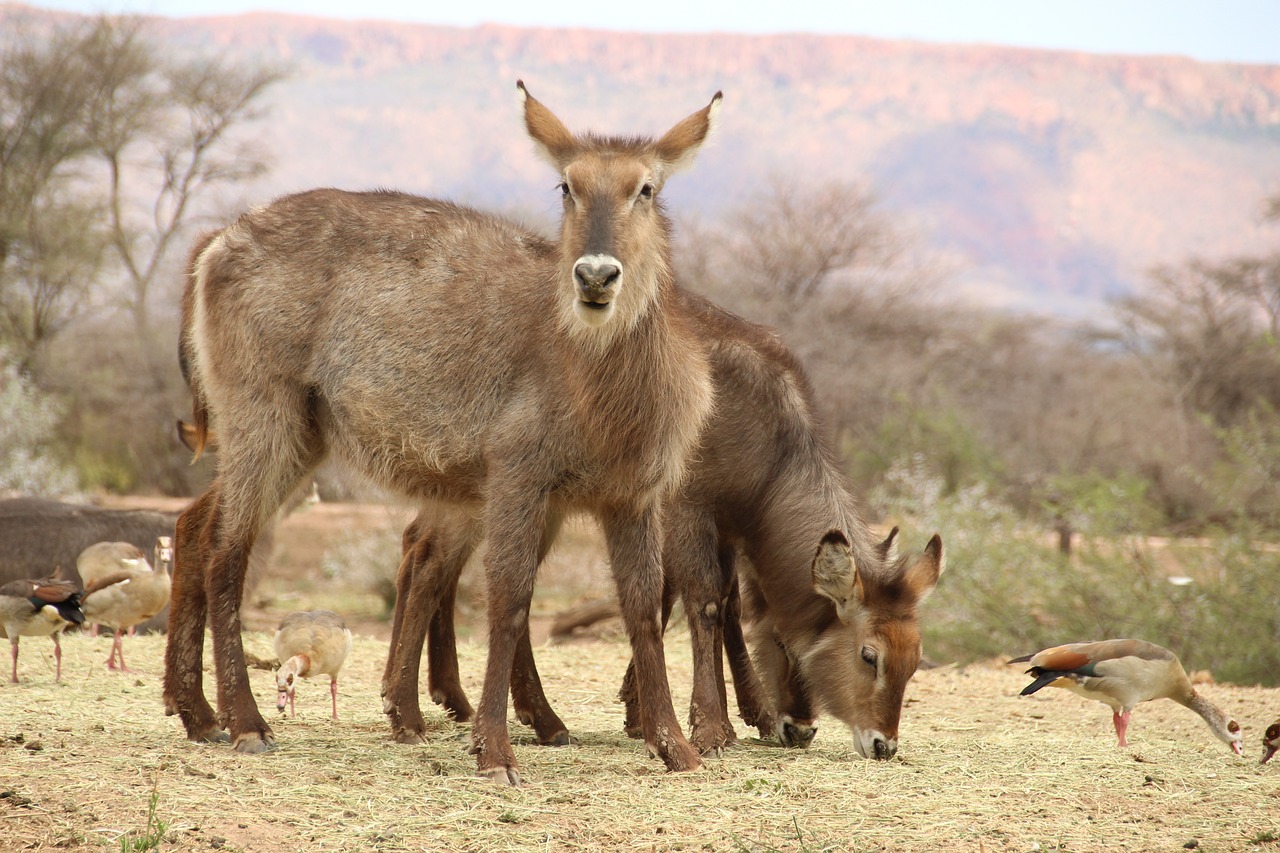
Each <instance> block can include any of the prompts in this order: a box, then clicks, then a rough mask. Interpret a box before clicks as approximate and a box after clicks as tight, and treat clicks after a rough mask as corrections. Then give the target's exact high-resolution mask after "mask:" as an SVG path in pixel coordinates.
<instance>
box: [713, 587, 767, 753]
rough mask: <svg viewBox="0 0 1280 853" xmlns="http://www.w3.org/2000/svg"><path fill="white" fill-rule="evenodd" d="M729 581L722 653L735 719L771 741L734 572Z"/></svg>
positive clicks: (761, 690) (765, 705) (761, 691)
mask: <svg viewBox="0 0 1280 853" xmlns="http://www.w3.org/2000/svg"><path fill="white" fill-rule="evenodd" d="M729 577H730V579H731V589H730V592H729V603H728V606H727V607H726V608H725V614H724V651H725V655H726V656H727V657H728V658H729V671H730V672H731V673H732V674H733V692H734V696H735V697H736V698H737V702H738V715H739V716H741V717H742V721H743V722H744V723H746V724H747V725H748V726H753V727H755V729H756V730H757V731H759V732H760V736H761V737H771V736H772V735H773V730H774V721H773V717H772V715H770V714H769V713H768V711H767V710H766V708H767V704H766V703H765V700H764V691H763V689H762V688H761V686H760V677H759V676H758V675H757V674H756V668H755V666H754V665H753V664H752V663H751V654H750V652H749V651H748V650H747V641H746V638H745V637H744V636H743V633H742V595H741V593H740V592H739V589H738V575H737V572H736V571H731V572H730V575H729Z"/></svg>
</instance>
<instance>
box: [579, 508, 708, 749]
mask: <svg viewBox="0 0 1280 853" xmlns="http://www.w3.org/2000/svg"><path fill="white" fill-rule="evenodd" d="M654 516H655V510H654V509H652V508H649V509H644V510H641V511H640V512H639V514H638V515H635V516H630V517H628V515H627V514H625V513H611V514H609V515H608V516H607V517H606V518H604V519H602V520H603V521H604V530H605V539H606V541H607V543H608V547H609V560H610V563H611V564H612V566H613V579H614V583H615V584H616V585H617V588H618V604H619V606H620V607H621V609H622V618H623V621H624V622H625V623H626V626H627V635H628V636H629V637H630V638H631V659H632V661H633V662H634V663H635V686H636V691H637V692H638V693H639V697H640V728H641V730H642V731H643V732H644V740H645V744H646V746H648V747H649V750H650V751H651V752H653V753H654V754H655V755H657V756H658V757H659V758H661V759H662V762H663V763H664V764H666V766H667V769H668V770H696V769H697V768H699V767H701V766H702V760H701V759H700V758H699V757H698V751H697V750H695V749H694V748H693V747H692V746H690V745H689V742H688V741H687V740H685V737H684V732H683V731H681V730H680V723H679V722H677V721H676V715H675V710H674V708H673V707H672V704H671V687H670V685H669V684H668V682H667V664H666V658H665V656H664V654H663V649H662V564H661V562H660V560H661V542H660V541H659V532H658V529H657V519H656V518H655V517H654Z"/></svg>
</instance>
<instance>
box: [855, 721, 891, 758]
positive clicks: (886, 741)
mask: <svg viewBox="0 0 1280 853" xmlns="http://www.w3.org/2000/svg"><path fill="white" fill-rule="evenodd" d="M853 744H854V746H856V747H857V748H858V754H859V755H861V756H862V757H863V758H874V759H875V760H876V761H888V760H889V759H890V758H893V757H894V756H895V755H897V754H898V739H897V738H896V737H892V738H891V737H885V735H884V733H883V732H879V731H875V730H874V729H871V730H868V729H855V730H854V733H853Z"/></svg>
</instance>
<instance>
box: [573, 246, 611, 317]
mask: <svg viewBox="0 0 1280 853" xmlns="http://www.w3.org/2000/svg"><path fill="white" fill-rule="evenodd" d="M621 280H622V264H621V263H620V262H619V261H618V259H617V258H614V257H612V256H610V255H583V256H582V257H581V258H579V259H578V262H577V263H576V264H574V265H573V281H574V284H576V285H577V287H578V301H579V303H580V306H581V307H582V308H585V309H587V310H596V311H603V310H604V309H606V308H608V307H609V305H610V304H611V303H612V302H613V300H614V297H616V296H617V295H618V284H619V282H620V281H621Z"/></svg>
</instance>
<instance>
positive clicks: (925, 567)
mask: <svg viewBox="0 0 1280 853" xmlns="http://www.w3.org/2000/svg"><path fill="white" fill-rule="evenodd" d="M946 568H947V559H946V555H945V554H944V553H943V550H942V537H941V536H939V535H938V534H936V533H935V534H933V538H932V539H930V540H929V544H928V545H926V546H925V548H924V553H923V554H921V555H920V556H919V557H918V558H916V561H915V563H913V564H912V565H911V567H910V568H909V569H907V570H906V571H905V572H904V573H903V579H904V580H905V582H906V584H907V586H909V587H910V588H911V589H912V591H914V592H915V595H916V602H917V603H919V602H921V601H924V600H925V599H926V598H928V597H929V593H931V592H933V588H934V587H935V586H937V585H938V578H939V577H941V576H942V573H943V571H945V570H946Z"/></svg>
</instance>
